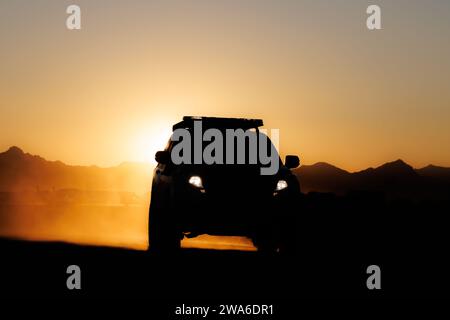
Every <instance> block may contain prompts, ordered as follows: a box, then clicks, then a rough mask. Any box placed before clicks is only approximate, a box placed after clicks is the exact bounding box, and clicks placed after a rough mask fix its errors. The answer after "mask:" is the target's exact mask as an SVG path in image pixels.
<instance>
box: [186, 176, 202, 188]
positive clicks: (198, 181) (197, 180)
mask: <svg viewBox="0 0 450 320" xmlns="http://www.w3.org/2000/svg"><path fill="white" fill-rule="evenodd" d="M189 183H190V184H191V185H193V186H194V187H196V188H199V189H203V183H202V178H200V177H199V176H192V177H190V178H189Z"/></svg>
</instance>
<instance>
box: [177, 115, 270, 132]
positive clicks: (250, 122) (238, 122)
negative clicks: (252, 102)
mask: <svg viewBox="0 0 450 320" xmlns="http://www.w3.org/2000/svg"><path fill="white" fill-rule="evenodd" d="M195 121H202V127H203V128H226V129H244V130H247V129H252V128H255V129H257V128H259V127H262V126H263V125H264V124H263V121H262V120H261V119H244V118H218V117H197V116H184V117H183V121H180V122H178V123H177V124H175V125H173V127H172V130H176V129H180V128H184V129H189V128H193V127H194V122H195Z"/></svg>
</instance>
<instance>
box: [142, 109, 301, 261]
mask: <svg viewBox="0 0 450 320" xmlns="http://www.w3.org/2000/svg"><path fill="white" fill-rule="evenodd" d="M198 124H201V126H202V130H207V129H211V128H212V129H215V131H216V133H218V132H220V133H223V135H224V137H225V136H226V133H227V132H228V131H230V130H235V131H237V130H239V131H241V132H242V131H245V132H246V133H247V137H246V139H245V147H246V149H245V150H246V151H248V152H247V154H246V156H245V161H244V163H236V162H239V161H236V162H235V164H233V163H230V162H232V161H225V160H224V161H222V162H221V161H217V162H218V163H214V164H206V163H204V162H202V163H201V164H195V161H192V162H191V163H181V164H175V163H174V162H176V161H174V155H173V153H174V152H175V150H177V152H179V149H180V148H179V146H178V148H177V144H179V143H182V140H181V139H179V141H173V140H175V139H174V135H175V132H176V130H177V129H184V132H189V133H192V135H193V136H195V132H194V131H195V130H196V125H198ZM262 125H263V122H262V120H254V119H232V118H211V117H184V118H183V121H181V122H179V123H177V124H175V125H174V126H173V130H174V133H173V134H172V137H171V139H169V142H168V144H167V146H166V148H165V150H164V151H158V152H157V153H156V155H155V158H156V161H157V162H158V165H157V167H156V168H155V171H154V176H153V182H152V193H151V203H150V215H149V248H150V250H152V251H164V252H165V251H171V250H174V249H177V248H179V247H180V241H181V240H182V239H183V237H185V236H186V237H189V238H190V237H195V236H197V235H200V234H210V235H226V236H231V235H236V236H246V237H249V238H250V239H252V241H253V243H254V245H255V247H256V248H258V250H261V251H273V252H275V251H280V252H281V251H288V250H290V249H292V248H293V246H294V245H295V242H296V240H295V224H296V223H295V221H296V216H297V215H298V214H299V212H297V209H296V208H297V203H296V202H297V201H298V199H299V194H300V187H299V183H298V181H297V178H296V177H295V176H294V174H292V172H291V171H290V168H295V167H297V166H298V165H299V158H298V157H297V156H286V159H285V162H284V164H283V163H282V161H281V160H280V158H279V155H278V153H277V151H276V149H275V148H274V147H273V144H272V142H271V141H270V139H269V138H268V137H267V136H266V135H264V134H263V133H262V132H260V130H259V129H258V128H259V127H261V126H262ZM252 137H253V138H256V141H258V142H261V141H264V143H263V144H259V147H258V149H259V148H261V145H264V144H267V148H268V149H269V150H272V152H273V154H272V157H271V158H272V159H275V160H276V161H277V163H276V164H277V166H276V168H277V169H276V171H275V173H274V174H268V175H264V174H261V169H262V168H265V167H267V166H268V165H267V162H263V161H260V159H258V160H257V161H256V162H255V161H253V162H252V161H250V156H249V154H250V151H249V148H250V147H249V144H250V143H251V141H252V139H251V138H252ZM197 138H198V137H197ZM263 138H264V139H263ZM194 139H196V138H195V137H194V138H193V139H192V140H194ZM200 139H201V138H200ZM236 139H237V138H236ZM213 140H214V139H210V141H213ZM196 141H197V142H198V139H197V140H196ZM253 141H255V140H253ZM266 141H267V142H266ZM234 142H235V145H234V146H233V147H232V148H234V150H233V149H230V148H227V147H229V146H230V145H229V144H227V145H226V143H225V142H224V143H223V144H224V148H223V149H224V150H223V154H222V156H223V158H224V159H225V158H227V157H226V156H227V155H229V154H232V157H229V158H228V160H230V159H231V160H233V159H234V160H236V159H237V156H236V155H237V152H233V151H238V150H237V145H238V142H237V141H234ZM200 143H201V147H198V146H194V145H193V146H192V147H191V151H192V153H191V155H190V156H191V157H192V159H194V158H195V155H194V153H195V152H197V153H198V151H200V153H201V152H202V151H204V150H205V148H207V145H208V144H209V143H210V142H208V141H207V142H205V141H201V142H200ZM192 144H195V143H194V142H193V143H192ZM225 145H226V146H225ZM188 151H189V150H188ZM184 152H186V150H185V151H183V153H184ZM187 153H188V154H187V155H189V152H187ZM185 159H187V158H185ZM194 160H195V159H194ZM241 160H242V158H241ZM241 162H242V161H241ZM197 163H198V159H197ZM272 165H273V163H272Z"/></svg>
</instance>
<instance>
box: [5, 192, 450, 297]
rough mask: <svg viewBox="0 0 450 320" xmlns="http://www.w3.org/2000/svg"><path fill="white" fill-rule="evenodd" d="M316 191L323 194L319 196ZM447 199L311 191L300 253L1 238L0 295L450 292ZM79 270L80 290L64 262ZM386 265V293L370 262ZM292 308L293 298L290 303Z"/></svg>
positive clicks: (303, 217) (302, 221) (299, 227)
mask: <svg viewBox="0 0 450 320" xmlns="http://www.w3.org/2000/svg"><path fill="white" fill-rule="evenodd" d="M315 197H317V198H315ZM446 208H448V204H445V205H442V204H440V205H437V206H433V205H430V204H427V203H422V204H414V205H412V204H410V203H409V204H408V203H403V202H394V203H389V204H386V203H384V202H378V201H374V202H371V200H368V199H365V200H364V201H362V202H359V201H355V200H354V199H351V200H348V199H347V200H346V199H344V198H336V197H334V196H330V195H317V196H314V195H312V196H311V197H309V199H308V201H307V202H306V203H305V204H304V207H303V208H302V212H303V214H302V215H299V220H298V225H297V229H296V230H297V233H298V234H297V239H298V245H299V248H298V251H297V252H296V253H295V254H292V255H289V256H280V255H262V254H260V253H257V252H240V251H215V250H204V249H183V250H182V251H181V252H179V253H178V254H176V255H173V256H156V255H155V254H148V253H147V252H144V251H134V250H126V249H118V248H108V247H91V246H77V245H70V244H64V243H44V242H26V241H15V240H7V239H4V240H0V254H1V260H0V284H1V285H0V293H1V296H2V297H18V298H20V297H28V298H45V297H50V298H152V299H156V300H164V301H165V303H164V304H162V305H168V304H167V303H169V304H170V303H177V302H180V303H189V301H203V302H204V301H210V302H211V303H213V302H214V303H227V302H236V301H243V302H245V303H249V302H258V303H264V302H265V303H273V302H274V301H281V300H286V299H291V300H297V299H302V298H357V299H365V298H449V297H450V294H449V289H448V288H449V284H450V280H449V277H448V272H449V271H450V268H449V266H450V265H449V261H448V260H449V259H448V254H449V250H448V243H450V241H448V240H449V238H450V236H449V233H448V223H447V219H446V215H447V214H448V211H447V209H446ZM72 264H75V265H78V266H80V267H81V279H82V280H81V282H82V289H81V290H72V291H70V290H68V289H67V288H66V279H67V277H68V275H67V274H66V268H67V267H68V266H69V265H72ZM372 264H375V265H378V266H380V268H381V287H382V289H381V290H368V289H367V287H366V280H367V277H368V275H367V274H366V269H367V267H368V266H369V265H372ZM289 305H291V306H292V305H293V304H289Z"/></svg>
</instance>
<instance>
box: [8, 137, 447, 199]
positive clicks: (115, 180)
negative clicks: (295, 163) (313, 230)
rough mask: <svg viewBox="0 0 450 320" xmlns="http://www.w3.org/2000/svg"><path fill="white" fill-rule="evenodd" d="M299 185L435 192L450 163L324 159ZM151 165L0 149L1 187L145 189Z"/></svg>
mask: <svg viewBox="0 0 450 320" xmlns="http://www.w3.org/2000/svg"><path fill="white" fill-rule="evenodd" d="M294 173H295V174H296V175H297V176H298V177H299V180H300V184H301V187H302V191H303V192H305V193H307V192H311V191H316V192H333V193H336V194H346V193H351V192H355V191H370V192H381V193H385V194H388V195H396V196H408V197H415V196H418V195H419V196H422V195H424V194H426V195H427V196H438V197H439V196H440V195H441V194H442V193H445V194H446V195H447V193H448V192H449V190H450V187H449V186H450V168H445V167H438V166H434V165H428V166H426V167H424V168H420V169H414V168H413V167H411V166H410V165H409V164H407V163H406V162H404V161H403V160H401V159H398V160H395V161H392V162H388V163H385V164H382V165H380V166H378V167H376V168H368V169H365V170H361V171H358V172H352V173H351V172H348V171H346V170H343V169H340V168H338V167H336V166H333V165H331V164H329V163H326V162H318V163H315V164H313V165H303V166H301V167H300V168H298V169H296V170H294ZM151 179H152V165H150V164H146V163H133V162H124V163H122V164H120V165H118V166H116V167H111V168H100V167H96V166H70V165H66V164H64V163H62V162H60V161H47V160H45V159H44V158H42V157H40V156H36V155H31V154H29V153H25V152H24V151H23V150H22V149H20V148H19V147H17V146H13V147H10V148H9V149H8V150H7V151H5V152H3V153H0V192H2V191H24V190H25V191H26V190H31V191H36V190H55V189H71V188H73V189H80V190H105V191H128V192H136V193H140V194H142V193H144V192H148V191H149V190H150V184H151Z"/></svg>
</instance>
